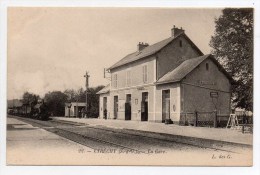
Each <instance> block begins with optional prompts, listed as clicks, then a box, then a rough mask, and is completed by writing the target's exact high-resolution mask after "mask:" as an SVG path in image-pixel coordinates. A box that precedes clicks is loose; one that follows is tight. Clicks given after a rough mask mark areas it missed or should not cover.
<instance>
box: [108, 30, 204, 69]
mask: <svg viewBox="0 0 260 175" xmlns="http://www.w3.org/2000/svg"><path fill="white" fill-rule="evenodd" d="M180 36H184V37H185V38H186V39H187V40H188V41H189V42H190V43H191V45H192V46H193V47H194V48H195V49H196V50H197V51H198V52H199V53H200V54H201V55H203V53H202V52H201V51H200V49H199V48H198V47H197V46H196V45H195V44H194V43H193V42H192V41H191V40H190V39H189V37H188V36H187V35H186V34H185V33H180V34H178V35H177V36H175V37H170V38H167V39H165V40H162V41H160V42H157V43H155V44H153V45H150V46H147V47H145V48H144V49H143V50H141V51H140V52H139V51H136V52H133V53H131V54H128V55H127V56H125V57H124V58H122V59H121V60H119V61H118V62H117V63H115V64H114V65H112V66H111V67H110V68H108V70H111V69H114V68H117V67H119V66H122V65H125V64H128V63H131V62H134V61H137V60H139V59H142V58H145V57H147V56H150V55H153V54H155V53H157V52H158V51H160V50H161V49H162V48H164V47H165V46H167V45H168V44H169V43H171V42H172V41H174V40H175V39H177V38H178V37H180Z"/></svg>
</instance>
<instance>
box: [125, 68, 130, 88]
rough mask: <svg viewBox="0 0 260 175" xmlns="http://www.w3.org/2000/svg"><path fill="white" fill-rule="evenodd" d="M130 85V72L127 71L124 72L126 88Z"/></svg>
mask: <svg viewBox="0 0 260 175" xmlns="http://www.w3.org/2000/svg"><path fill="white" fill-rule="evenodd" d="M130 85H131V71H130V70H127V71H126V86H130Z"/></svg>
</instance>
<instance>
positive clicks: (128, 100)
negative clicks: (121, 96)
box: [125, 94, 132, 120]
mask: <svg viewBox="0 0 260 175" xmlns="http://www.w3.org/2000/svg"><path fill="white" fill-rule="evenodd" d="M131 115H132V109H131V94H127V95H126V103H125V120H131V117H132V116H131Z"/></svg>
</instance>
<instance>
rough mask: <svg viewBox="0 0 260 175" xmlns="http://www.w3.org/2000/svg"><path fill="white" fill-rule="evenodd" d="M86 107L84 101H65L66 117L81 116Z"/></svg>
mask: <svg viewBox="0 0 260 175" xmlns="http://www.w3.org/2000/svg"><path fill="white" fill-rule="evenodd" d="M85 107H86V103H82V102H71V103H65V117H79V116H80V115H81V114H82V112H83V111H84V110H85Z"/></svg>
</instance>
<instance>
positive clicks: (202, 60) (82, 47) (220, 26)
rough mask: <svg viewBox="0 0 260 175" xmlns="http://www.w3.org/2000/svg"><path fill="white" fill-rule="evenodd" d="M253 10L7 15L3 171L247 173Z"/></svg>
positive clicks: (49, 10) (39, 10) (14, 11)
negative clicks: (95, 168) (203, 169)
mask: <svg viewBox="0 0 260 175" xmlns="http://www.w3.org/2000/svg"><path fill="white" fill-rule="evenodd" d="M253 48H254V9H253V8H228V7H226V8H225V7H223V8H173V7H169V8H159V7H158V8H148V7H146V8H145V7H139V8H137V7H136V8H134V7H131V8H127V7H117V8H115V7H114V8H112V7H24V6H23V7H8V8H7V115H6V116H7V117H6V121H7V123H6V124H7V127H6V129H7V130H6V133H7V134H6V135H7V136H6V164H7V165H9V166H10V165H86V166H87V165H101V166H102V165H120V166H121V165H122V166H123V165H126V166H132V165H137V166H222V167H223V166H243V167H250V166H252V165H253V135H254V134H255V133H253V129H254V122H253V121H254V120H253V118H254V112H253V77H254V76H253V75H254V74H253V59H254V58H253V57H254V53H253Z"/></svg>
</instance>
